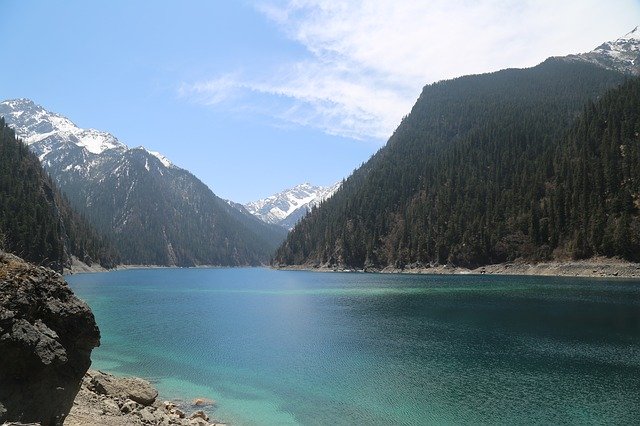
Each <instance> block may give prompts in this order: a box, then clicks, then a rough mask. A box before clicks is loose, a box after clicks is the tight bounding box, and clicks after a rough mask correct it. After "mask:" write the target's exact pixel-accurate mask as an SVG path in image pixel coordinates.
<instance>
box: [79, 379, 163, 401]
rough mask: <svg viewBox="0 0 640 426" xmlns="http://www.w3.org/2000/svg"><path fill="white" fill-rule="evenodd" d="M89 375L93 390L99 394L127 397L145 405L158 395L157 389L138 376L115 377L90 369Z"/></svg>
mask: <svg viewBox="0 0 640 426" xmlns="http://www.w3.org/2000/svg"><path fill="white" fill-rule="evenodd" d="M90 375H91V385H92V386H93V390H94V391H95V392H96V393H99V394H103V395H107V396H110V397H121V398H129V399H131V400H132V401H135V402H137V403H138V404H142V405H147V406H148V405H151V404H153V403H154V402H155V400H156V398H157V397H158V391H157V390H156V389H155V388H154V387H153V386H151V383H149V382H148V381H146V380H144V379H140V378H138V377H116V376H113V375H111V374H107V373H103V372H101V371H92V372H91V373H90Z"/></svg>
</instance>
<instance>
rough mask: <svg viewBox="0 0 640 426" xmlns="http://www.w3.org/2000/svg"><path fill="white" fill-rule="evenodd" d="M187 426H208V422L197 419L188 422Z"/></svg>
mask: <svg viewBox="0 0 640 426" xmlns="http://www.w3.org/2000/svg"><path fill="white" fill-rule="evenodd" d="M189 426H209V422H208V421H206V420H204V419H201V418H199V417H198V418H195V419H191V420H189Z"/></svg>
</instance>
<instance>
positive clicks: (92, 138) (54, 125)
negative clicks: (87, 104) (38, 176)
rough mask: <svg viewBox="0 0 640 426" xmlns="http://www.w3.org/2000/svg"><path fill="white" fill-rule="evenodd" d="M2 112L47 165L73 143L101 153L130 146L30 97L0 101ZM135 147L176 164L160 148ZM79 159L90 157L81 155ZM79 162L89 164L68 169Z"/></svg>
mask: <svg viewBox="0 0 640 426" xmlns="http://www.w3.org/2000/svg"><path fill="white" fill-rule="evenodd" d="M2 116H3V117H4V118H5V121H6V123H7V124H8V125H10V126H11V127H12V128H13V129H14V130H15V132H16V135H17V136H18V137H19V138H21V139H22V140H23V141H24V142H25V143H26V144H27V145H29V146H30V147H31V150H32V151H34V152H35V153H36V154H37V155H38V158H39V159H40V161H42V162H43V163H44V164H45V166H46V165H48V164H49V163H50V161H49V160H50V159H51V157H50V156H55V155H56V153H58V154H59V155H61V156H65V155H64V154H63V151H65V150H66V149H67V148H69V147H74V145H75V146H78V147H81V148H83V149H84V150H86V151H87V152H88V153H91V154H95V155H98V156H99V155H100V154H103V153H105V154H106V152H107V151H109V150H115V151H114V152H117V153H125V152H126V151H127V150H128V149H129V148H128V147H127V146H126V145H125V144H123V143H121V142H120V141H118V139H117V138H116V137H115V136H113V135H112V134H110V133H107V132H101V131H99V130H95V129H82V128H80V127H78V126H76V125H75V124H74V123H73V122H72V121H71V120H69V119H68V118H66V117H64V116H62V115H60V114H56V113H54V112H50V111H47V110H46V109H44V108H43V107H41V106H40V105H37V104H35V103H34V102H33V101H32V100H30V99H24V98H22V99H10V100H7V101H4V102H0V117H2ZM65 147H66V148H65ZM134 149H141V150H144V151H145V152H146V153H148V154H149V155H152V156H154V157H156V158H157V159H158V160H159V161H160V162H161V163H162V165H163V166H164V167H167V168H175V167H176V166H175V165H174V164H173V163H172V162H171V161H169V159H168V158H167V157H165V156H164V155H162V154H160V153H159V152H157V151H151V150H148V149H146V148H145V147H143V146H140V147H138V148H134ZM74 158H75V157H74ZM66 161H71V160H70V159H68V160H66ZM78 161H82V162H84V161H89V160H87V159H85V158H81V159H79V160H78ZM54 162H55V161H54ZM76 166H80V167H81V168H83V169H87V168H88V167H85V166H86V165H81V164H73V165H71V166H68V169H69V170H70V169H72V168H74V167H76Z"/></svg>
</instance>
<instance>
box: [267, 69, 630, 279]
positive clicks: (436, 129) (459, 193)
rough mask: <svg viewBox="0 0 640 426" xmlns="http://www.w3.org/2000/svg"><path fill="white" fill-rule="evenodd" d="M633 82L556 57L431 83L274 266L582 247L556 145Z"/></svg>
mask: <svg viewBox="0 0 640 426" xmlns="http://www.w3.org/2000/svg"><path fill="white" fill-rule="evenodd" d="M624 79H625V76H624V75H623V74H622V73H619V72H616V71H612V70H608V69H606V68H605V67H601V66H599V65H596V64H592V63H590V62H587V61H575V60H566V59H549V60H547V61H545V62H544V63H542V64H540V65H538V66H536V67H533V68H530V69H522V70H515V69H512V70H503V71H499V72H495V73H491V74H484V75H477V76H467V77H462V78H458V79H454V80H450V81H443V82H439V83H435V84H432V85H429V86H426V87H425V88H424V90H423V92H422V94H421V96H420V98H419V99H418V101H417V102H416V104H415V106H414V107H413V109H412V111H411V113H410V114H409V115H408V116H407V117H406V118H405V119H404V120H403V121H402V123H401V124H400V126H399V127H398V129H397V130H396V131H395V133H394V134H393V136H391V138H390V139H389V141H388V143H387V145H386V146H385V147H384V148H382V149H381V150H380V151H379V152H378V153H376V154H375V155H374V156H373V157H372V158H371V159H370V160H369V161H368V162H367V163H365V164H364V165H363V166H362V167H361V168H360V169H358V170H357V171H356V172H354V174H353V175H352V176H350V177H349V178H348V179H347V180H346V181H345V183H344V184H343V185H342V187H341V189H340V190H338V191H337V192H336V194H334V196H333V197H332V198H330V199H329V200H327V202H325V203H324V204H323V205H322V206H320V208H318V209H316V210H315V211H313V212H312V213H311V214H310V215H308V216H307V217H306V218H305V219H303V220H302V221H301V222H300V223H299V224H298V225H297V226H296V227H295V228H294V230H293V231H292V232H291V233H290V234H289V237H288V238H287V240H286V241H285V243H284V244H283V245H282V246H281V247H280V249H279V250H278V252H277V255H276V258H275V262H276V263H277V264H308V265H337V266H347V267H356V268H362V267H367V266H377V267H384V266H394V267H404V266H406V265H410V264H415V263H420V264H429V263H440V264H443V263H452V264H457V265H462V266H477V265H481V264H487V263H493V262H500V261H505V260H510V259H515V258H519V257H524V258H529V259H546V258H550V257H561V256H564V255H579V253H577V252H576V251H575V250H573V249H572V244H573V243H574V241H573V237H568V236H567V233H569V235H571V232H572V231H573V230H575V224H572V225H571V226H570V227H567V223H565V222H564V221H563V220H564V218H565V217H566V211H565V212H564V213H562V214H560V215H559V213H558V212H556V209H559V208H560V207H561V206H560V203H561V200H562V201H565V200H566V197H567V195H564V196H563V197H557V198H556V199H554V200H555V202H554V203H544V200H546V199H547V197H553V196H552V195H551V194H550V193H549V192H548V191H549V190H550V189H552V188H553V187H554V185H555V186H556V187H558V186H559V185H558V183H557V181H556V175H557V172H558V169H557V168H558V167H559V165H558V164H556V160H555V155H554V154H555V150H556V149H557V145H556V144H557V143H558V140H560V139H561V138H562V137H563V135H564V134H565V133H566V132H567V131H568V129H569V128H570V126H571V124H572V123H574V121H575V119H576V118H577V117H578V115H579V113H580V112H581V110H582V107H583V105H584V104H585V103H586V102H588V101H589V100H590V99H596V98H598V97H599V96H600V95H601V94H603V93H604V92H605V91H606V90H607V89H609V88H612V87H615V86H616V85H618V84H620V83H621V82H622V81H624ZM567 208H568V207H565V206H562V209H567ZM536 223H537V224H538V226H541V227H542V228H544V229H545V231H544V232H542V233H538V234H536V231H535V229H536V225H535V224H536Z"/></svg>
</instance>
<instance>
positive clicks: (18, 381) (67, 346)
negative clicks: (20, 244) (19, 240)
mask: <svg viewBox="0 0 640 426" xmlns="http://www.w3.org/2000/svg"><path fill="white" fill-rule="evenodd" d="M99 344H100V332H99V330H98V326H97V325H96V322H95V318H94V316H93V313H92V312H91V310H90V309H89V307H88V306H87V305H86V304H85V303H84V302H82V301H81V300H79V299H78V298H76V297H75V296H74V295H73V293H72V291H71V290H70V289H69V287H68V286H67V284H66V282H65V281H64V279H63V278H62V276H61V275H60V274H58V273H56V272H54V271H52V270H50V269H47V268H43V267H38V266H34V265H31V264H28V263H26V262H24V261H23V260H22V259H20V258H18V257H16V256H13V255H10V254H6V253H2V252H0V354H2V359H1V362H0V424H2V423H3V422H22V423H41V424H42V425H44V426H46V425H59V424H62V422H63V421H64V419H65V417H66V416H67V414H68V413H69V410H70V409H71V407H72V405H73V401H74V398H75V396H76V394H77V393H78V391H79V389H80V385H81V383H82V378H83V377H84V374H85V373H86V371H87V370H88V368H89V366H90V365H91V360H90V355H91V350H92V349H93V348H94V347H96V346H99Z"/></svg>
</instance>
